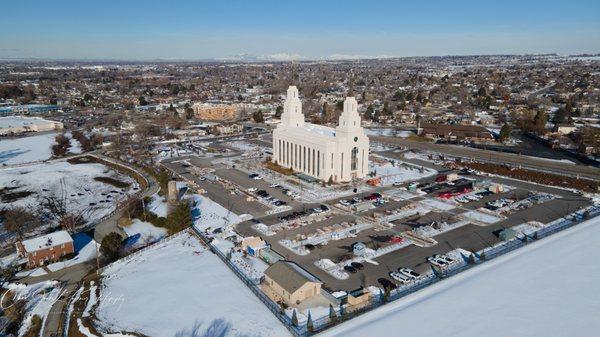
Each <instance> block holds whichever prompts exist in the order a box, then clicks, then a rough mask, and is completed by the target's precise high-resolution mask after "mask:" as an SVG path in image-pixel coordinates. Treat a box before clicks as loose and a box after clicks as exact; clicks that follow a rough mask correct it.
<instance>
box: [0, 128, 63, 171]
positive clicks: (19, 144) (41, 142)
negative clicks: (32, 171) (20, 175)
mask: <svg viewBox="0 0 600 337" xmlns="http://www.w3.org/2000/svg"><path fill="white" fill-rule="evenodd" d="M55 137H56V133H55V132H51V133H44V134H40V135H35V136H29V137H21V138H12V139H1V140H0V165H2V164H5V165H15V164H23V163H30V162H34V161H38V160H46V159H50V157H52V149H51V147H52V144H54V138H55Z"/></svg>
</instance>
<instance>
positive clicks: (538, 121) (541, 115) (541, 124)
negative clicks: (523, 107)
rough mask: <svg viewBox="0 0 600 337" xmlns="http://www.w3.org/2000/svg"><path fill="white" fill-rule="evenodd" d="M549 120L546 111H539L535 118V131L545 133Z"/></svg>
mask: <svg viewBox="0 0 600 337" xmlns="http://www.w3.org/2000/svg"><path fill="white" fill-rule="evenodd" d="M547 122H548V116H547V115H546V113H545V112H544V111H542V110H540V111H538V113H537V114H536V115H535V117H534V118H533V129H534V131H535V132H537V133H539V134H545V133H546V132H545V131H546V123H547Z"/></svg>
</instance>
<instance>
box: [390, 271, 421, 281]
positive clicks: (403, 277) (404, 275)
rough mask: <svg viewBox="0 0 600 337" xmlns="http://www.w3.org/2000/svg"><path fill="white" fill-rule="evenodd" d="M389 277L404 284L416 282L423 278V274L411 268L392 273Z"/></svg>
mask: <svg viewBox="0 0 600 337" xmlns="http://www.w3.org/2000/svg"><path fill="white" fill-rule="evenodd" d="M389 275H390V277H391V278H393V279H394V280H396V281H398V282H400V283H402V284H406V283H409V282H411V281H414V280H416V279H418V278H419V277H420V276H421V274H419V273H417V272H416V271H414V270H412V269H410V268H399V269H398V270H397V271H391V272H390V274H389Z"/></svg>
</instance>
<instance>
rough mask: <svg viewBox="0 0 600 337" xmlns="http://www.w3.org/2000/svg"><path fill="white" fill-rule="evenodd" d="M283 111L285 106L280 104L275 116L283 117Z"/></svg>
mask: <svg viewBox="0 0 600 337" xmlns="http://www.w3.org/2000/svg"><path fill="white" fill-rule="evenodd" d="M282 113H283V106H281V105H280V106H278V107H277V109H275V117H277V118H279V117H281V114H282Z"/></svg>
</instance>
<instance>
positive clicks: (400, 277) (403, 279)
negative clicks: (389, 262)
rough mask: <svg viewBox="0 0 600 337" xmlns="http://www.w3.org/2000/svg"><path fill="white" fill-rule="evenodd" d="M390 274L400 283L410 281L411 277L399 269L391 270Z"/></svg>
mask: <svg viewBox="0 0 600 337" xmlns="http://www.w3.org/2000/svg"><path fill="white" fill-rule="evenodd" d="M389 275H390V277H391V278H393V279H394V280H396V281H398V282H400V283H408V282H409V281H410V278H408V277H407V276H406V275H403V274H401V273H399V272H397V271H391V272H390V274H389Z"/></svg>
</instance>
